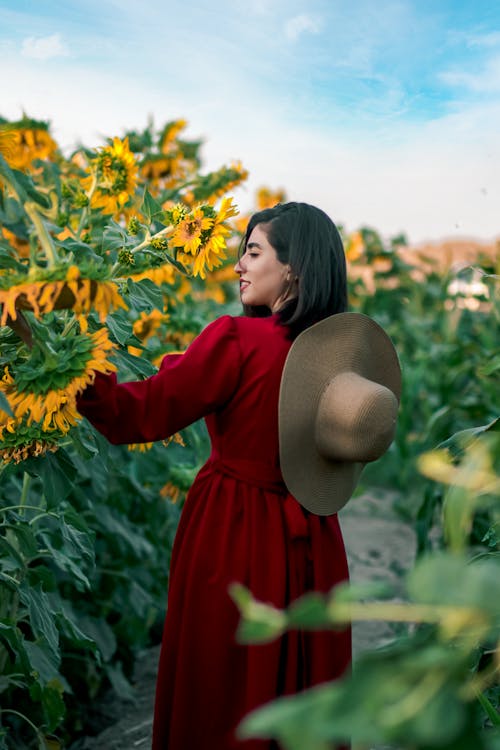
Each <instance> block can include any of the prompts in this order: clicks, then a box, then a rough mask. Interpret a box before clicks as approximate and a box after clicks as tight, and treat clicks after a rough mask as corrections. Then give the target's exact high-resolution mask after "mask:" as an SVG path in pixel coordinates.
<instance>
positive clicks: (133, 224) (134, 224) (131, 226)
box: [127, 216, 141, 236]
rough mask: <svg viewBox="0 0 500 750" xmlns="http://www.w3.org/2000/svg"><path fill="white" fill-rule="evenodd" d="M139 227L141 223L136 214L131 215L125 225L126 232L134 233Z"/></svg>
mask: <svg viewBox="0 0 500 750" xmlns="http://www.w3.org/2000/svg"><path fill="white" fill-rule="evenodd" d="M140 228H141V225H140V223H139V219H138V218H137V216H132V218H131V219H130V221H129V223H128V225H127V232H128V233H129V234H131V235H132V236H134V235H136V234H137V232H138V231H139V229H140Z"/></svg>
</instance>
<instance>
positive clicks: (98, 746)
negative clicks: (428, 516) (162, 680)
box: [73, 494, 415, 750]
mask: <svg viewBox="0 0 500 750" xmlns="http://www.w3.org/2000/svg"><path fill="white" fill-rule="evenodd" d="M339 517H340V523H341V526H342V532H343V535H344V540H345V545H346V550H347V556H348V559H349V569H350V574H351V580H352V581H353V582H357V581H378V580H380V581H386V582H390V583H393V584H395V585H396V586H397V585H398V583H399V582H400V581H401V577H402V575H403V574H404V572H405V571H406V570H408V569H409V568H410V567H411V565H412V563H413V560H414V556H415V537H414V533H413V531H412V529H411V528H410V527H409V526H408V524H406V523H404V522H403V521H401V519H400V518H399V517H398V516H397V515H396V513H395V512H394V510H393V504H392V497H391V496H390V495H387V494H382V495H380V496H377V495H373V494H370V495H368V494H366V495H361V496H359V497H357V498H354V499H353V500H351V501H350V502H349V503H348V504H347V506H346V507H345V508H344V509H343V510H342V511H341V513H340V514H339ZM391 637H392V630H391V627H390V625H388V624H386V623H375V622H364V623H354V625H353V650H354V664H355V663H356V658H357V657H359V654H360V653H362V652H363V651H365V650H366V649H368V648H373V647H374V646H378V645H381V644H382V643H384V642H386V641H388V640H390V639H391ZM158 655H159V647H156V648H153V649H150V650H148V651H145V652H144V653H142V654H141V655H140V656H139V658H138V661H137V666H136V672H135V681H134V687H135V691H136V700H135V702H134V703H125V702H123V701H119V700H116V699H115V698H112V697H110V698H109V699H106V700H105V701H104V705H102V706H101V707H100V709H101V710H100V713H102V715H103V716H107V717H109V721H110V726H108V727H107V729H105V730H104V731H103V732H101V733H100V734H99V735H98V736H96V737H86V738H84V739H81V740H79V741H77V742H76V743H74V745H73V750H149V748H150V746H151V723H152V716H153V700H154V688H155V679H156V668H157V663H158ZM373 750H383V748H373Z"/></svg>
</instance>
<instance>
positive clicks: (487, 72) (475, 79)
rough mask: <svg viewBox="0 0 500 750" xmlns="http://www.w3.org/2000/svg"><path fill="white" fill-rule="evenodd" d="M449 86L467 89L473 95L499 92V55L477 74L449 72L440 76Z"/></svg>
mask: <svg viewBox="0 0 500 750" xmlns="http://www.w3.org/2000/svg"><path fill="white" fill-rule="evenodd" d="M440 78H441V80H442V81H443V82H444V83H446V84H448V85H449V86H455V87H457V88H462V89H467V90H468V91H470V92H472V93H475V94H483V93H484V94H486V93H495V92H500V55H496V56H495V57H492V58H490V59H489V60H488V61H487V62H486V63H485V64H484V67H483V68H482V69H481V70H480V71H479V72H477V73H469V72H467V71H465V70H449V71H444V72H443V73H441V74H440Z"/></svg>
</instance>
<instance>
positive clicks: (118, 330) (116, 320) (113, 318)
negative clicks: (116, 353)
mask: <svg viewBox="0 0 500 750" xmlns="http://www.w3.org/2000/svg"><path fill="white" fill-rule="evenodd" d="M106 325H107V326H108V328H109V330H110V331H111V335H112V339H115V341H117V342H118V343H119V344H120V345H121V346H127V344H134V343H137V339H136V337H135V336H134V333H133V329H132V324H131V323H130V321H129V320H128V319H127V318H126V317H125V316H123V315H120V314H119V313H115V314H114V315H108V317H107V320H106Z"/></svg>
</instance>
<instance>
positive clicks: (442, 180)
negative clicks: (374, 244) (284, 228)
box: [0, 0, 500, 243]
mask: <svg viewBox="0 0 500 750" xmlns="http://www.w3.org/2000/svg"><path fill="white" fill-rule="evenodd" d="M0 52H1V55H2V76H1V80H0V114H1V115H3V116H4V117H8V118H18V117H19V116H20V114H21V112H22V110H23V109H24V110H25V111H26V112H27V113H28V114H29V115H31V116H33V117H37V118H43V119H50V120H51V121H52V127H53V132H54V134H55V136H56V137H57V139H58V141H59V142H60V143H61V145H62V146H63V147H65V148H68V149H69V148H71V147H73V146H74V145H75V144H76V143H77V142H78V141H79V140H83V141H84V142H85V143H86V144H87V145H100V144H101V143H102V140H103V138H104V136H110V135H121V134H122V133H123V131H124V129H126V128H136V129H139V128H142V127H145V125H146V123H147V120H148V117H149V116H152V117H153V118H154V122H155V123H156V124H157V125H158V127H160V126H161V125H162V124H163V123H164V122H165V121H166V120H169V119H173V118H177V117H184V118H185V119H187V120H188V122H189V128H188V130H187V136H189V137H193V138H198V137H201V138H203V139H204V141H205V145H204V149H203V155H204V159H205V167H206V169H212V168H217V167H218V166H220V165H222V164H223V163H228V162H230V161H231V160H234V159H239V160H241V161H242V162H243V164H244V165H245V166H246V167H247V168H248V169H249V171H250V180H249V182H248V186H247V188H246V189H245V190H240V191H238V192H237V193H236V200H237V202H238V203H239V204H240V206H241V208H242V209H246V208H248V207H249V206H250V204H251V199H252V193H253V190H254V189H255V187H257V186H258V185H262V184H266V185H268V186H270V187H284V188H285V189H286V190H287V193H288V196H289V198H290V199H294V200H305V201H308V202H311V203H315V204H317V205H319V206H321V207H322V208H324V209H325V210H326V211H328V213H329V214H330V215H331V216H332V218H333V219H334V220H336V221H338V222H340V223H342V224H344V225H345V226H346V228H347V229H355V228H357V227H358V226H360V225H363V224H364V225H371V226H374V227H375V228H377V229H379V230H380V231H381V232H382V233H383V234H385V235H388V236H389V235H391V234H396V233H398V232H400V231H405V232H406V234H407V235H408V237H409V239H410V240H411V241H413V242H417V243H418V242H422V241H424V240H426V239H439V238H442V237H451V236H457V235H458V236H474V237H478V238H484V239H490V238H492V237H494V236H498V235H499V234H500V216H499V215H500V212H499V207H500V127H499V126H500V3H498V2H495V1H494V0H491V1H490V2H486V0H454V1H452V0H434V2H431V0H378V1H377V2H374V1H373V0H350V1H348V0H309V2H304V0H221V1H219V2H217V1H216V0H214V1H213V2H207V1H205V0H193V1H192V2H186V1H184V2H181V1H180V0H163V1H160V0H120V1H118V0H100V1H99V2H98V1H97V0H67V1H66V2H55V1H54V0H52V1H50V0H46V1H45V2H40V0H37V1H36V2H27V1H23V0H8V1H7V2H6V1H5V0H0Z"/></svg>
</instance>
